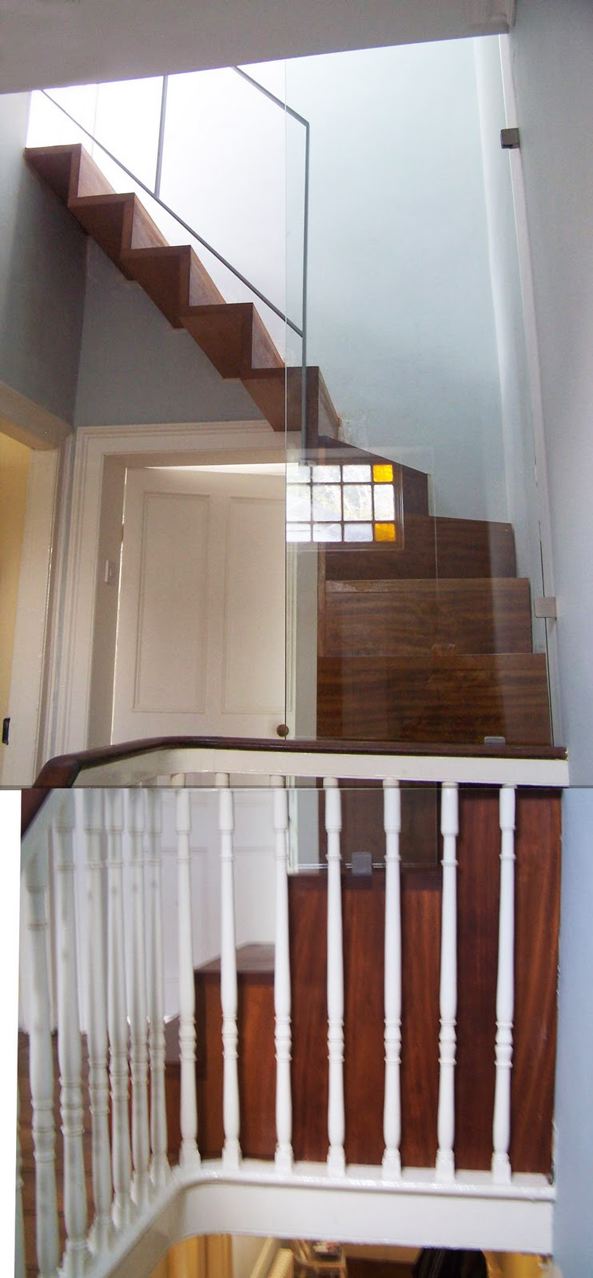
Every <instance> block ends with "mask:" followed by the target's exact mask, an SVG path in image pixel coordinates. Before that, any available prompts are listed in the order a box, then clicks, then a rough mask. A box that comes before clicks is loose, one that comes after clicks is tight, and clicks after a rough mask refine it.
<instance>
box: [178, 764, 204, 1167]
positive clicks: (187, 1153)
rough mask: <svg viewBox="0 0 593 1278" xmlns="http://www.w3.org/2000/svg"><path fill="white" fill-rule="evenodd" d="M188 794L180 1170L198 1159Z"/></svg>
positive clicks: (186, 808) (181, 857) (184, 793)
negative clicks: (181, 1166)
mask: <svg viewBox="0 0 593 1278" xmlns="http://www.w3.org/2000/svg"><path fill="white" fill-rule="evenodd" d="M189 800H190V796H189V791H188V790H182V789H180V790H178V791H177V794H176V798H175V805H176V824H177V908H178V933H179V936H178V941H179V1059H180V1069H181V1113H180V1127H181V1153H180V1157H179V1161H180V1163H181V1164H182V1165H183V1166H187V1165H188V1164H190V1163H191V1164H194V1165H195V1164H196V1163H198V1162H199V1159H200V1156H199V1153H198V1146H197V1142H196V1135H197V1130H198V1110H197V1103H196V1024H195V988H194V961H193V946H192V913H191V864H190V845H189V836H190V829H191V814H190V801H189Z"/></svg>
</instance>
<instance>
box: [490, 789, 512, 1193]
mask: <svg viewBox="0 0 593 1278" xmlns="http://www.w3.org/2000/svg"><path fill="white" fill-rule="evenodd" d="M514 967H515V790H514V788H513V787H512V786H502V788H501V791H500V907H499V924H498V983H497V990H496V1085H495V1092H494V1122H493V1155H492V1175H493V1178H494V1180H495V1181H496V1183H497V1184H504V1183H508V1181H510V1179H511V1163H510V1159H509V1146H510V1139H511V1071H512V1064H513V1013H514Z"/></svg>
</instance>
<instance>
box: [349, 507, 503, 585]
mask: <svg viewBox="0 0 593 1278" xmlns="http://www.w3.org/2000/svg"><path fill="white" fill-rule="evenodd" d="M515 572H516V563H515V542H514V536H513V530H512V528H511V525H510V524H490V523H484V522H482V521H480V520H473V519H442V518H438V517H437V518H430V517H429V518H426V517H424V516H422V515H412V514H406V520H405V525H404V544H403V546H402V548H401V549H392V548H391V547H387V546H379V545H378V546H371V547H369V548H366V547H363V546H361V547H357V548H356V550H352V549H350V548H349V547H348V548H347V547H345V546H344V547H336V548H335V549H334V548H332V549H331V550H328V551H326V553H325V575H326V579H327V580H328V581H350V580H352V579H358V580H362V579H363V578H366V579H367V580H377V579H386V578H391V579H399V578H406V579H409V578H414V579H416V578H436V577H439V578H451V577H462V578H468V577H470V578H472V577H473V578H478V577H514V576H515Z"/></svg>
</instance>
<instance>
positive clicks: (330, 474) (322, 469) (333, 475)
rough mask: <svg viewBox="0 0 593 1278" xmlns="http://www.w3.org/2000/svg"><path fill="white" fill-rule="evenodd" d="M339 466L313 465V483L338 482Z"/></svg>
mask: <svg viewBox="0 0 593 1278" xmlns="http://www.w3.org/2000/svg"><path fill="white" fill-rule="evenodd" d="M339 482H340V467H339V466H314V467H313V483H314V484H339Z"/></svg>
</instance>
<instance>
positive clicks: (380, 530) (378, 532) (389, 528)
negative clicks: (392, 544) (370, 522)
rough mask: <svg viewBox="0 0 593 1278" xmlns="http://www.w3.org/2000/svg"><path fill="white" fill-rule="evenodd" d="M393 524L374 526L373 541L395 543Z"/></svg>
mask: <svg viewBox="0 0 593 1278" xmlns="http://www.w3.org/2000/svg"><path fill="white" fill-rule="evenodd" d="M395 540H396V532H395V524H375V541H395Z"/></svg>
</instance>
